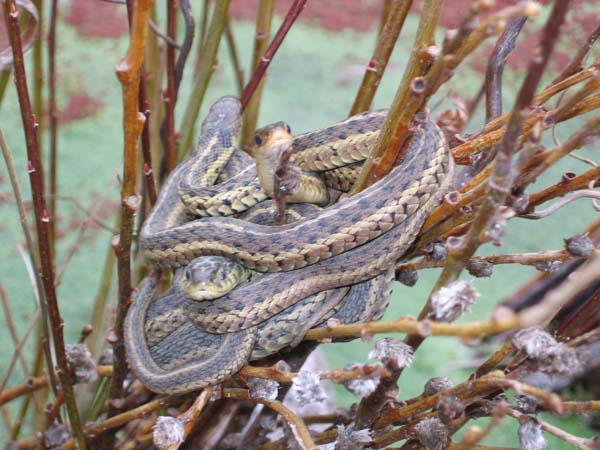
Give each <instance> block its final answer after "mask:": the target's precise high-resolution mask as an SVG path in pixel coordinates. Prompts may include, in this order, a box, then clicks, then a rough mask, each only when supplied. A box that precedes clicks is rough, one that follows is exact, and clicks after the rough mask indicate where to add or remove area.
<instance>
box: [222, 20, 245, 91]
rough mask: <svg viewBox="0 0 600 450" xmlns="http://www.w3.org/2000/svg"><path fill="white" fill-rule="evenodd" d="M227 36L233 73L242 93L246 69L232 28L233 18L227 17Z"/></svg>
mask: <svg viewBox="0 0 600 450" xmlns="http://www.w3.org/2000/svg"><path fill="white" fill-rule="evenodd" d="M225 37H226V38H227V48H228V49H229V55H230V57H231V64H232V66H233V74H234V75H235V81H236V84H237V89H238V95H240V96H241V95H242V91H243V90H244V70H243V69H242V65H241V63H240V57H239V55H238V50H237V45H236V43H235V36H234V35H233V30H232V29H231V20H229V18H228V19H227V24H226V25H225Z"/></svg>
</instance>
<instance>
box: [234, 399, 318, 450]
mask: <svg viewBox="0 0 600 450" xmlns="http://www.w3.org/2000/svg"><path fill="white" fill-rule="evenodd" d="M223 397H225V398H236V399H240V400H251V401H253V402H256V403H260V404H263V405H265V406H267V407H269V408H271V409H272V410H274V411H276V412H277V413H278V414H279V415H281V417H282V418H283V420H285V421H286V422H287V424H288V425H289V427H290V428H291V429H292V434H293V435H294V437H295V438H296V440H297V441H298V444H300V446H301V448H304V449H307V450H317V449H318V447H317V446H316V445H315V443H314V441H313V439H312V437H311V435H310V432H309V431H308V428H307V427H306V425H305V424H304V422H303V421H302V419H301V418H300V417H298V416H297V415H296V414H295V413H294V412H293V411H292V410H291V409H289V408H288V407H287V406H285V405H284V404H283V403H281V402H280V401H277V400H273V401H268V400H265V399H263V398H260V397H250V394H249V393H248V391H247V390H245V389H232V388H226V389H223Z"/></svg>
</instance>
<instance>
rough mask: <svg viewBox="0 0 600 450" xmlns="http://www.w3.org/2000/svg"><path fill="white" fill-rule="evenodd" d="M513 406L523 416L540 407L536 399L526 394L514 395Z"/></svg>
mask: <svg viewBox="0 0 600 450" xmlns="http://www.w3.org/2000/svg"><path fill="white" fill-rule="evenodd" d="M515 404H516V406H517V409H518V410H519V411H521V412H522V413H524V414H533V413H534V412H536V411H537V410H538V408H539V407H540V404H539V402H538V400H537V398H535V397H532V396H531V395H527V394H517V395H515Z"/></svg>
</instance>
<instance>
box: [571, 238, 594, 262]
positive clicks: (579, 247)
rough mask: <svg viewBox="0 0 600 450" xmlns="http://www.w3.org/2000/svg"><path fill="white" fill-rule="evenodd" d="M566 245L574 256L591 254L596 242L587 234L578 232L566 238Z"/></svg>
mask: <svg viewBox="0 0 600 450" xmlns="http://www.w3.org/2000/svg"><path fill="white" fill-rule="evenodd" d="M565 247H566V249H567V251H568V252H569V253H570V254H571V255H573V256H586V257H587V256H590V255H591V253H592V251H593V250H594V242H593V241H592V240H591V239H590V237H589V236H588V235H587V234H576V235H575V236H573V237H570V238H568V239H565Z"/></svg>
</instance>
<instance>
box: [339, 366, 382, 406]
mask: <svg viewBox="0 0 600 450" xmlns="http://www.w3.org/2000/svg"><path fill="white" fill-rule="evenodd" d="M360 366H361V365H360V364H348V365H347V366H346V367H345V369H346V370H354V369H356V368H357V367H360ZM378 384H379V377H373V378H352V379H350V380H346V381H344V386H346V389H348V390H349V391H350V392H351V393H352V394H354V395H356V396H357V397H360V398H362V397H366V396H367V395H370V394H371V393H373V392H374V391H375V389H376V388H377V385H378Z"/></svg>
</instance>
